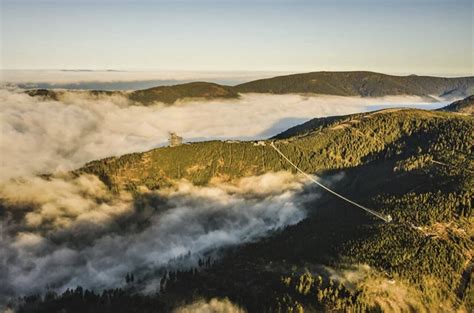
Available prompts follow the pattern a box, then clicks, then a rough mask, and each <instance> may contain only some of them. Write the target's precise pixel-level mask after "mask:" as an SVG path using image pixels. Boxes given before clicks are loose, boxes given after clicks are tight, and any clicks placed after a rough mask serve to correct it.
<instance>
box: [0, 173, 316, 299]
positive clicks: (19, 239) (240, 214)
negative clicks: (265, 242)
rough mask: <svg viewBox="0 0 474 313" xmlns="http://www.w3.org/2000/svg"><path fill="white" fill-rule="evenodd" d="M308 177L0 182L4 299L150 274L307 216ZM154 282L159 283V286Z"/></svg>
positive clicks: (150, 286) (114, 282) (114, 283)
mask: <svg viewBox="0 0 474 313" xmlns="http://www.w3.org/2000/svg"><path fill="white" fill-rule="evenodd" d="M306 182H307V181H306V180H305V179H304V178H302V177H299V176H295V175H293V174H291V173H288V172H279V173H267V174H265V175H262V176H256V177H247V178H244V179H241V180H239V181H236V182H235V183H232V184H231V183H225V184H223V183H220V184H214V185H209V186H206V187H197V186H194V185H192V184H190V183H189V182H187V181H179V182H176V184H175V185H174V186H173V187H172V188H169V189H166V190H161V191H159V192H153V193H147V194H143V195H141V196H139V197H137V198H135V199H134V200H133V201H132V199H131V198H130V197H128V196H127V195H122V196H121V197H119V198H117V197H112V196H111V195H110V192H109V191H107V190H106V189H105V187H104V186H103V184H102V183H101V182H100V181H99V180H98V179H97V178H95V177H94V176H90V175H86V176H81V177H77V178H71V177H62V178H50V179H48V180H46V179H42V178H33V179H23V180H17V181H13V182H12V181H10V182H9V183H8V184H6V185H1V186H0V197H1V198H2V199H3V201H2V206H3V213H2V214H3V216H2V217H3V218H2V222H1V223H0V234H1V240H0V303H2V302H4V301H6V300H7V299H9V298H11V297H15V296H19V295H24V294H29V293H33V292H44V291H45V290H46V289H45V288H47V287H48V288H52V289H54V290H57V291H61V290H64V289H65V288H67V287H75V286H77V285H82V286H84V287H86V288H97V289H100V288H107V287H110V286H120V285H122V284H123V283H124V277H125V275H126V273H128V272H134V273H136V276H137V278H143V277H148V278H150V279H152V281H150V282H149V283H146V282H145V285H146V286H144V288H146V289H147V290H155V291H156V286H157V284H155V283H154V281H153V279H156V274H153V273H156V271H157V270H159V269H160V268H164V267H166V266H168V265H169V264H170V262H173V260H176V259H179V258H183V257H186V263H187V264H196V262H197V259H198V258H199V257H202V256H203V255H204V254H206V253H208V252H211V251H219V249H220V248H222V247H226V246H232V245H237V244H241V243H244V242H248V241H253V240H256V239H258V238H260V237H262V236H265V235H266V234H268V233H269V232H271V231H274V230H276V229H279V228H282V227H284V226H286V225H291V224H295V223H297V222H299V221H301V220H302V219H303V218H305V216H306V210H305V203H307V202H308V201H312V200H314V199H315V198H316V197H317V196H318V194H317V193H314V192H308V190H306V189H307V187H305V184H306ZM158 285H159V284H158Z"/></svg>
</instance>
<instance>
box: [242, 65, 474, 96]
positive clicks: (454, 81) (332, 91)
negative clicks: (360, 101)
mask: <svg viewBox="0 0 474 313" xmlns="http://www.w3.org/2000/svg"><path fill="white" fill-rule="evenodd" d="M235 88H236V90H237V91H239V92H258V93H275V94H286V93H317V94H327V95H339V96H362V97H380V96H387V95H417V96H432V95H435V96H447V97H460V96H466V95H470V94H472V93H474V77H462V78H441V77H430V76H416V75H410V76H392V75H386V74H380V73H374V72H362V71H360V72H313V73H304V74H294V75H287V76H279V77H274V78H269V79H261V80H256V81H252V82H248V83H244V84H241V85H238V86H236V87H235Z"/></svg>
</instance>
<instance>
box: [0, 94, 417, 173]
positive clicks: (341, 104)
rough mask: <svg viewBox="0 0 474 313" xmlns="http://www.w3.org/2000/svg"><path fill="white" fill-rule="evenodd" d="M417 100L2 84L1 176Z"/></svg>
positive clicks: (270, 131) (259, 133) (271, 130)
mask: <svg viewBox="0 0 474 313" xmlns="http://www.w3.org/2000/svg"><path fill="white" fill-rule="evenodd" d="M407 103H417V104H418V105H422V103H424V102H423V100H422V99H420V98H416V97H408V98H396V97H389V98H381V99H373V98H372V99H362V98H349V97H334V96H324V97H323V96H319V97H305V96H300V95H280V96H278V95H257V94H248V95H243V96H242V98H241V99H239V100H214V101H191V102H185V103H177V104H176V105H173V106H164V105H159V104H157V105H154V106H150V107H142V106H129V104H128V102H127V99H125V98H123V97H120V96H113V97H110V96H103V97H97V96H96V97H91V96H88V95H87V94H82V95H78V94H77V93H70V94H67V93H66V95H65V96H64V97H62V98H61V101H43V100H41V99H39V98H34V97H30V96H28V95H25V94H22V93H20V92H15V91H9V90H5V89H1V90H0V127H1V132H0V151H2V155H1V163H0V180H2V179H3V180H4V179H8V178H11V177H15V176H25V175H31V174H33V175H34V174H42V173H50V172H57V171H68V170H71V169H74V168H77V167H80V166H82V165H83V164H84V163H86V162H88V161H91V160H95V159H100V158H104V157H108V156H113V155H121V154H125V153H131V152H138V151H145V150H149V149H152V148H155V147H158V146H160V145H163V144H165V143H166V141H167V136H168V132H170V131H173V132H176V133H178V134H179V135H180V136H183V137H184V138H185V140H186V141H200V140H208V139H225V138H232V139H260V138H268V137H271V136H273V135H275V134H277V133H279V132H281V131H283V130H286V129H287V128H289V127H291V126H294V125H296V124H300V123H302V122H305V121H307V120H309V119H311V118H314V117H320V116H329V115H340V114H349V113H355V112H360V111H366V110H370V109H371V108H373V107H374V106H380V105H391V104H407Z"/></svg>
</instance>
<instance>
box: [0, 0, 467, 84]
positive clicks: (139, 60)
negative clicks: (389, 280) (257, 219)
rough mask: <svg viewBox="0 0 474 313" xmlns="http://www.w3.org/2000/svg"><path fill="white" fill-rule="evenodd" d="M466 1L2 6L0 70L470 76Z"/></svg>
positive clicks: (101, 1)
mask: <svg viewBox="0 0 474 313" xmlns="http://www.w3.org/2000/svg"><path fill="white" fill-rule="evenodd" d="M473 2H474V1H472V0H467V1H466V0H449V1H440V0H431V1H430V0H413V1H407V0H398V1H389V0H379V1H356V0H352V1H350V0H342V1H317V0H315V1H298V0H293V1H290V0H280V1H278V0H276V1H249V0H241V1H232V0H221V1H203V0H193V1H159V0H157V1H152V0H148V1H143V0H138V1H127V0H115V1H114V0H96V1H89V0H61V1H59V0H55V1H46V0H34V1H31V0H1V3H2V5H1V38H0V40H1V64H0V68H1V69H3V70H5V69H90V70H103V69H116V70H137V69H140V70H157V69H160V70H191V71H285V72H308V71H318V70H371V71H378V72H384V73H392V74H411V73H415V74H431V75H444V76H464V75H473V72H474V71H473V63H474V61H473V58H474V57H473V56H474V39H473V18H474V17H473V15H474V13H473Z"/></svg>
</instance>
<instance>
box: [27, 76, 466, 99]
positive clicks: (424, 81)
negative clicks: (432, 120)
mask: <svg viewBox="0 0 474 313" xmlns="http://www.w3.org/2000/svg"><path fill="white" fill-rule="evenodd" d="M68 92H76V93H88V94H89V95H91V96H101V95H122V96H125V97H127V98H129V99H130V100H131V101H132V103H134V104H136V105H152V104H155V103H157V102H161V103H165V104H173V103H175V102H176V101H178V100H183V99H197V98H201V99H234V98H238V97H239V93H270V94H323V95H337V96H361V97H382V96H396V95H410V96H420V97H433V96H434V97H441V98H445V99H454V98H459V97H465V96H468V95H471V94H473V93H474V77H460V78H442V77H430V76H416V75H410V76H392V75H385V74H380V73H373V72H314V73H304V74H294V75H287V76H278V77H274V78H269V79H261V80H256V81H251V82H248V83H244V84H241V85H237V86H234V87H232V86H223V85H219V84H214V83H207V82H193V83H187V84H181V85H173V86H159V87H153V88H149V89H145V90H137V91H132V92H123V91H99V90H94V91H68ZM27 93H28V94H29V95H30V96H40V97H44V98H49V99H53V100H58V99H60V97H61V94H63V93H64V91H60V90H48V89H33V90H29V91H27Z"/></svg>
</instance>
